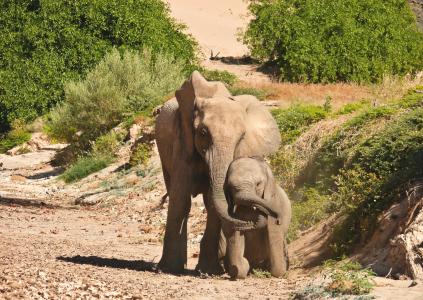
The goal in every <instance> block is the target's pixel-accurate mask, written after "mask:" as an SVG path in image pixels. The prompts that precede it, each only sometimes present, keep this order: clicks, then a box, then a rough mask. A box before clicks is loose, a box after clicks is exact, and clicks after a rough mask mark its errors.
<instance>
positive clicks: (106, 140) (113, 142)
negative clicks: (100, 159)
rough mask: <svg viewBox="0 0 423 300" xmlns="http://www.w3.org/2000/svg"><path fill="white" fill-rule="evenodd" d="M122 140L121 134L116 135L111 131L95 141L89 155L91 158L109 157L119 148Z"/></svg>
mask: <svg viewBox="0 0 423 300" xmlns="http://www.w3.org/2000/svg"><path fill="white" fill-rule="evenodd" d="M124 138H125V136H124V135H122V134H121V133H116V132H115V131H113V130H111V131H110V132H109V133H108V134H106V135H103V136H100V137H98V138H97V139H96V141H95V142H94V143H93V146H92V149H91V154H92V155H93V156H102V155H110V154H112V153H114V152H115V151H116V150H117V149H118V148H119V146H121V142H122V140H123V139H124Z"/></svg>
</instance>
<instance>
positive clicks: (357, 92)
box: [238, 73, 423, 111]
mask: <svg viewBox="0 0 423 300" xmlns="http://www.w3.org/2000/svg"><path fill="white" fill-rule="evenodd" d="M422 75H423V74H422V73H421V74H418V75H417V76H416V77H414V78H411V76H406V77H404V78H399V77H398V76H392V75H391V76H390V75H386V76H384V78H383V80H382V81H381V82H380V83H379V84H370V85H359V84H354V83H332V84H305V83H289V82H263V81H256V82H254V81H250V82H245V81H244V82H241V83H239V84H238V85H240V86H242V87H246V88H254V89H260V90H266V91H267V97H266V99H268V100H279V101H280V106H281V108H287V107H288V106H289V105H290V103H292V102H297V101H300V102H303V103H306V104H311V105H323V104H324V103H325V101H326V97H327V96H328V94H329V93H330V94H331V96H332V106H333V110H334V111H337V110H338V109H340V108H341V107H342V106H344V105H345V104H350V103H357V102H358V101H360V100H361V99H363V98H365V99H369V100H373V99H374V98H376V99H377V101H378V102H379V103H380V102H382V103H383V102H385V101H388V100H392V99H398V98H399V97H401V96H402V95H403V93H404V92H406V91H407V90H408V89H409V88H410V87H414V86H416V85H418V84H422V82H423V76H422Z"/></svg>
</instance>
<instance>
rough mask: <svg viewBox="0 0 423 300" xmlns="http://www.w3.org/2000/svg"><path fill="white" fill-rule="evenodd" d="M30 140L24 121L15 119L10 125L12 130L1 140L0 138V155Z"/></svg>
mask: <svg viewBox="0 0 423 300" xmlns="http://www.w3.org/2000/svg"><path fill="white" fill-rule="evenodd" d="M30 139H31V133H29V132H28V131H27V130H26V125H25V121H24V120H23V119H16V120H15V121H14V122H13V123H12V130H11V131H9V132H8V133H7V134H6V135H4V136H3V138H0V153H6V152H7V151H9V150H10V149H12V148H14V147H16V146H18V145H22V144H24V143H26V142H27V141H29V140H30ZM23 151H25V150H23ZM21 154H23V153H21Z"/></svg>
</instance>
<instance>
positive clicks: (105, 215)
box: [0, 0, 423, 300]
mask: <svg viewBox="0 0 423 300" xmlns="http://www.w3.org/2000/svg"><path fill="white" fill-rule="evenodd" d="M167 2H169V3H170V5H171V9H172V16H173V17H175V18H177V19H179V20H182V21H183V22H185V23H186V24H187V25H188V26H189V29H188V32H190V33H192V34H193V36H194V37H195V38H196V39H197V40H198V41H199V43H200V45H201V48H202V51H203V53H204V58H205V59H204V61H203V66H205V67H206V68H208V69H219V70H228V71H230V72H232V73H235V74H236V75H237V76H239V77H240V79H242V80H245V81H250V82H251V81H253V82H260V81H264V82H270V80H271V77H270V76H269V74H268V73H265V72H263V71H262V70H261V69H260V66H254V65H241V64H239V60H237V59H230V58H229V59H228V57H240V56H243V55H245V54H248V49H247V48H246V46H245V45H243V44H242V43H241V42H238V41H237V40H236V36H235V34H236V30H237V28H238V27H241V26H245V24H246V22H247V20H246V19H245V13H246V12H247V9H246V7H247V3H245V2H243V1H242V0H237V1H234V0H231V1H224V0H215V1H207V0H168V1H167ZM211 51H213V55H214V56H215V55H217V54H218V53H219V52H220V53H219V55H218V58H220V59H217V60H209V59H208V58H209V57H210V54H211ZM53 155H54V151H51V150H44V152H43V151H41V152H40V153H37V154H32V155H31V154H26V155H19V156H14V157H13V158H11V157H6V156H4V155H0V163H1V162H3V169H2V167H1V166H0V299H288V293H289V292H293V291H295V290H298V289H299V288H301V287H304V286H307V285H310V284H313V282H314V283H316V282H319V280H321V279H319V278H316V277H310V276H309V275H310V274H314V273H315V271H316V264H315V259H316V258H319V259H322V258H323V257H325V255H324V254H325V252H327V248H326V246H325V239H326V238H327V233H328V226H329V227H330V225H327V224H323V223H322V224H321V225H320V226H319V227H318V228H315V229H314V230H310V231H309V232H308V233H306V234H304V236H303V237H302V238H301V239H300V240H297V241H296V242H295V243H293V244H292V245H290V247H289V251H290V256H291V265H292V266H293V268H292V269H291V270H290V272H289V274H290V275H289V276H288V278H285V279H275V278H273V279H260V278H256V277H252V276H249V277H248V278H247V279H245V280H237V281H232V280H230V279H229V277H228V276H227V275H223V276H211V277H210V276H204V275H198V274H195V273H194V268H195V265H196V263H197V260H198V253H199V242H200V240H201V238H202V234H203V232H204V226H205V220H206V217H207V215H206V214H205V213H203V209H204V208H203V203H202V199H201V197H198V198H196V199H193V206H192V209H191V213H190V217H189V221H188V231H189V233H188V234H189V241H188V268H187V270H186V272H185V274H180V275H171V274H162V273H157V272H155V268H156V264H157V262H158V261H159V259H160V257H161V251H162V244H161V239H162V237H163V223H164V221H165V220H166V216H167V204H165V206H164V207H163V208H161V209H155V208H156V206H157V204H158V203H159V202H160V199H161V197H162V196H163V194H164V193H165V188H164V184H163V178H162V175H161V172H160V165H159V160H158V157H157V156H156V157H153V159H152V161H151V162H150V166H149V172H148V175H147V176H146V177H144V178H141V177H139V176H137V174H136V171H135V170H132V171H131V170H129V171H125V170H124V169H122V165H123V164H124V163H125V160H121V161H119V162H118V163H116V164H113V165H111V166H110V167H108V168H106V169H105V170H103V171H100V172H98V173H96V174H92V175H90V176H89V177H87V178H86V179H84V180H82V181H80V182H77V183H76V184H72V185H64V184H63V183H61V182H60V181H58V179H57V178H58V176H59V175H60V174H61V173H62V172H63V170H61V169H58V168H54V167H52V166H51V165H50V164H49V160H50V159H51V157H52V156H53ZM75 203H82V204H81V205H75ZM84 203H85V204H84ZM87 204H94V205H87ZM376 281H377V286H376V288H375V290H374V292H373V293H372V294H373V295H377V296H379V298H378V299H386V300H397V299H407V300H418V299H423V284H422V283H419V284H417V285H416V286H413V287H410V285H411V283H412V281H411V280H402V281H394V280H391V279H386V278H377V280H376ZM304 299H305V298H304ZM350 299H354V297H353V296H352V297H350Z"/></svg>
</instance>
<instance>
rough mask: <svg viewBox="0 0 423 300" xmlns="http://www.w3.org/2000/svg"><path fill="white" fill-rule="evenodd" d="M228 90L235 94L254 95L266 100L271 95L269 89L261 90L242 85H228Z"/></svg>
mask: <svg viewBox="0 0 423 300" xmlns="http://www.w3.org/2000/svg"><path fill="white" fill-rule="evenodd" d="M228 90H229V92H230V93H231V94H232V95H233V96H238V95H252V96H254V97H256V98H257V99H259V100H264V99H266V97H267V96H268V95H269V92H268V91H267V90H259V89H253V88H247V87H241V86H230V87H228Z"/></svg>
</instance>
